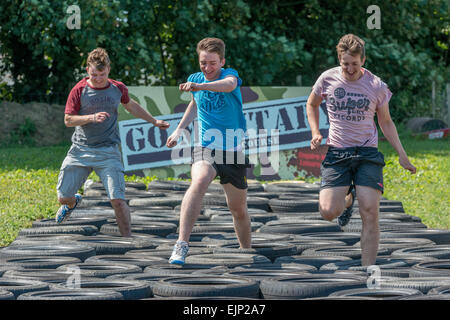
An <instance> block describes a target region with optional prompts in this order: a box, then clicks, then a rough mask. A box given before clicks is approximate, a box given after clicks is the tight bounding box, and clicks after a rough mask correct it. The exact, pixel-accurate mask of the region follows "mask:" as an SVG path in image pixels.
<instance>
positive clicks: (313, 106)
mask: <svg viewBox="0 0 450 320" xmlns="http://www.w3.org/2000/svg"><path fill="white" fill-rule="evenodd" d="M321 102H322V97H320V96H317V95H316V94H315V93H314V92H311V94H310V95H309V98H308V101H307V102H306V116H307V118H308V123H309V127H310V128H311V136H312V137H311V150H315V149H317V148H318V147H319V146H320V143H321V142H322V139H323V137H322V135H321V134H320V130H319V106H320V103H321Z"/></svg>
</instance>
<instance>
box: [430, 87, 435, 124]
mask: <svg viewBox="0 0 450 320" xmlns="http://www.w3.org/2000/svg"><path fill="white" fill-rule="evenodd" d="M431 116H432V117H433V118H436V82H435V81H433V82H431Z"/></svg>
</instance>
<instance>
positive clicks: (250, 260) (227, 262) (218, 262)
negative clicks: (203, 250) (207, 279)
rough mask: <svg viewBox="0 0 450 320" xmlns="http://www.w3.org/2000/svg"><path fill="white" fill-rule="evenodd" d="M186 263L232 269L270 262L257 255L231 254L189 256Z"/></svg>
mask: <svg viewBox="0 0 450 320" xmlns="http://www.w3.org/2000/svg"><path fill="white" fill-rule="evenodd" d="M186 263H192V264H200V265H202V264H204V265H212V266H225V267H228V268H233V267H236V266H239V265H243V264H255V265H258V264H269V263H271V261H270V260H269V259H268V258H266V257H265V256H262V255H257V254H243V253H242V254H241V253H231V254H225V253H222V254H199V255H191V256H189V255H188V256H187V257H186Z"/></svg>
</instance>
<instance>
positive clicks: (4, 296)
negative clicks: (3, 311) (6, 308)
mask: <svg viewBox="0 0 450 320" xmlns="http://www.w3.org/2000/svg"><path fill="white" fill-rule="evenodd" d="M15 299H16V298H15V297H14V294H13V293H12V292H10V291H7V290H2V289H0V300H15Z"/></svg>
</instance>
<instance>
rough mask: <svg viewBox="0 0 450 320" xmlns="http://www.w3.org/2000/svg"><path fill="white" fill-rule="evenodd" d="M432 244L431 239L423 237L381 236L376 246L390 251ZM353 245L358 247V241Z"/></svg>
mask: <svg viewBox="0 0 450 320" xmlns="http://www.w3.org/2000/svg"><path fill="white" fill-rule="evenodd" d="M434 245H435V243H434V242H433V241H431V240H429V239H424V238H381V239H380V242H379V246H378V247H379V248H383V249H388V250H389V251H390V253H392V252H394V251H395V250H399V249H404V248H410V247H416V246H434ZM354 246H355V247H360V242H357V243H355V244H354Z"/></svg>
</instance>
